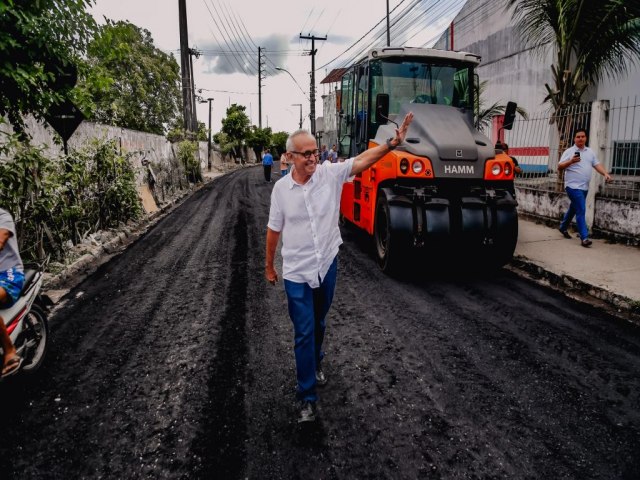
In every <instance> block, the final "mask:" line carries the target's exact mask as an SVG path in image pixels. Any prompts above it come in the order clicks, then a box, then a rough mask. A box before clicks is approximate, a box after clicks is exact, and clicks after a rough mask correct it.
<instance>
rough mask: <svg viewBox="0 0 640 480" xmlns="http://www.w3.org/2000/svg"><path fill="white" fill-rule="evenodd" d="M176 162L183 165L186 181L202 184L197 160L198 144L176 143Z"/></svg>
mask: <svg viewBox="0 0 640 480" xmlns="http://www.w3.org/2000/svg"><path fill="white" fill-rule="evenodd" d="M177 157H178V160H179V161H180V163H181V164H182V165H184V170H185V172H186V174H187V179H188V180H189V181H190V182H192V183H195V182H202V172H201V171H200V160H199V159H198V144H197V143H196V142H191V141H189V140H183V141H182V142H180V143H178V153H177Z"/></svg>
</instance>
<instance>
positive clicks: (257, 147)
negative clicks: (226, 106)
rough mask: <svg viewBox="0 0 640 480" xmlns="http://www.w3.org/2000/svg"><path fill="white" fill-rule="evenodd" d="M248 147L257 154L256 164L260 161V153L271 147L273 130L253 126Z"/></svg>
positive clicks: (248, 138)
mask: <svg viewBox="0 0 640 480" xmlns="http://www.w3.org/2000/svg"><path fill="white" fill-rule="evenodd" d="M246 142H247V146H249V147H251V148H252V149H253V151H254V153H255V154H256V162H257V161H259V160H260V153H261V152H262V151H263V150H264V149H265V148H268V147H270V146H271V128H270V127H267V128H259V127H256V126H255V125H252V126H251V129H250V130H249V135H248V136H247V140H246Z"/></svg>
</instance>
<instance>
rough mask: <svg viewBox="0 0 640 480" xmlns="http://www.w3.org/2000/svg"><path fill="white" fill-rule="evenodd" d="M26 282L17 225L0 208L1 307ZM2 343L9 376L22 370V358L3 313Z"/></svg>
mask: <svg viewBox="0 0 640 480" xmlns="http://www.w3.org/2000/svg"><path fill="white" fill-rule="evenodd" d="M23 285H24V267H23V265H22V259H21V258H20V252H19V251H18V241H17V239H16V227H15V224H14V222H13V217H12V216H11V214H10V213H9V212H7V211H6V210H4V209H3V208H0V309H2V308H9V307H11V306H12V305H13V304H14V303H15V302H16V300H18V297H19V296H20V291H21V290H22V286H23ZM0 312H1V311H0ZM0 346H1V347H2V352H3V353H4V358H3V361H2V376H1V378H5V377H8V376H9V375H12V374H14V373H16V372H17V371H18V370H19V369H20V365H21V364H22V358H21V357H20V356H19V355H18V354H17V352H16V347H15V346H14V345H13V342H12V341H11V337H9V332H7V327H6V325H5V324H4V319H3V318H2V316H1V315H0Z"/></svg>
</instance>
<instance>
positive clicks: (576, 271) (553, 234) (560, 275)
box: [511, 218, 640, 316]
mask: <svg viewBox="0 0 640 480" xmlns="http://www.w3.org/2000/svg"><path fill="white" fill-rule="evenodd" d="M571 235H572V236H573V237H574V238H572V239H571V240H569V239H566V238H564V237H563V236H562V234H561V233H560V232H559V231H558V230H557V229H555V228H550V227H548V226H546V225H542V224H538V223H535V222H534V221H531V220H527V219H522V218H521V219H520V220H519V236H518V245H517V247H516V251H515V256H514V260H513V261H512V263H511V267H512V268H514V269H516V270H520V271H525V272H527V273H528V274H529V275H532V276H534V277H536V278H538V279H542V280H544V281H545V283H549V284H551V285H553V286H555V287H556V288H559V289H561V290H563V291H565V292H566V293H568V294H579V295H587V296H589V297H592V298H596V299H599V300H601V301H603V302H605V303H606V304H608V305H609V306H611V307H613V308H614V309H615V310H616V311H618V312H623V313H629V314H632V315H634V316H636V315H638V314H640V248H638V247H631V246H625V245H619V244H613V243H608V242H607V241H606V240H598V239H593V245H592V246H591V247H590V248H585V247H583V246H581V245H580V240H579V238H578V235H577V234H576V233H574V232H571Z"/></svg>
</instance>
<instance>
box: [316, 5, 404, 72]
mask: <svg viewBox="0 0 640 480" xmlns="http://www.w3.org/2000/svg"><path fill="white" fill-rule="evenodd" d="M404 2H406V0H402V1H401V2H400V3H399V4H398V5H396V6H395V7H394V8H393V10H391V12H389V15H391V13H393V12H394V11H395V10H396V9H397V8H398V7H399V6H400V5H402V4H403V3H404ZM385 20H386V17H383V18H382V20H380V21H379V22H378V23H376V24H375V25H374V26H373V27H371V30H369V31H368V32H367V33H365V34H364V35H363V36H362V37H360V38H359V39H358V40H356V41H355V42H354V43H352V44H351V46H349V47H348V48H347V49H346V50H345V51H344V52H342V53H340V54H339V55H338V56H336V57H335V58H333V59H332V60H329V61H328V62H327V63H325V64H324V65H321V66H319V67H318V69H321V68H324V67H326V66H327V65H329V64H331V63H333V62H334V61H335V60H337V59H338V58H340V57H341V56H342V55H344V54H345V53H347V52H348V51H349V50H351V49H352V48H353V47H355V46H356V45H357V44H358V43H359V42H360V41H361V40H362V39H363V38H365V37H366V36H367V35H369V33H371V32H372V31H373V30H374V29H375V28H376V27H377V26H378V25H380V24H381V23H382V22H384V21H385Z"/></svg>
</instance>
